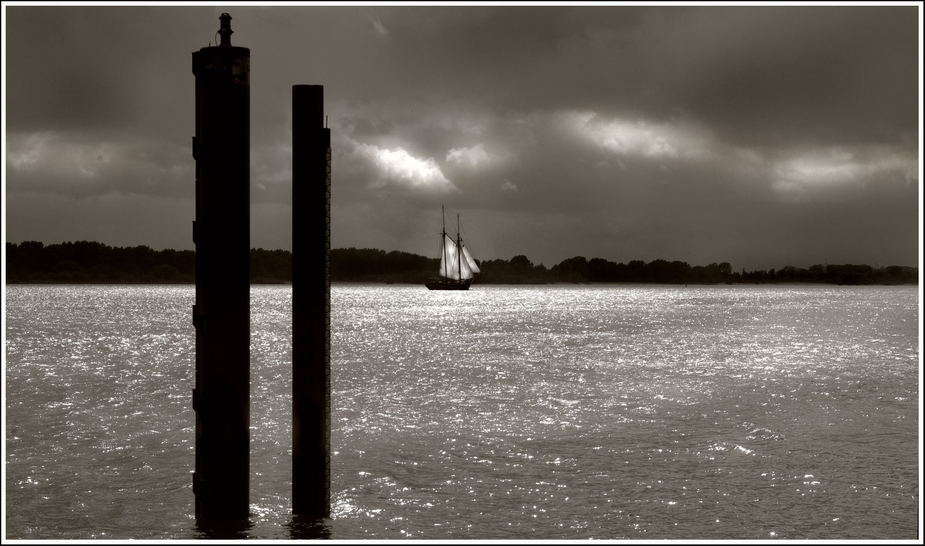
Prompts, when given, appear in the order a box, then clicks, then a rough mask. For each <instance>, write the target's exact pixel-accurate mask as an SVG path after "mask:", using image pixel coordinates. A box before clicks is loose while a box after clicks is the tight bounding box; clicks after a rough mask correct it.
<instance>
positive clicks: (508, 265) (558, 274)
mask: <svg viewBox="0 0 925 546" xmlns="http://www.w3.org/2000/svg"><path fill="white" fill-rule="evenodd" d="M250 254H251V256H250V278H251V282H253V283H286V282H291V281H292V253H290V252H289V251H287V250H264V249H262V248H256V249H253V248H252V249H251V253H250ZM478 264H479V268H480V269H481V275H479V277H478V278H477V279H476V281H475V282H476V283H477V284H547V283H556V282H564V283H668V284H719V283H726V284H733V283H829V284H852V285H856V284H917V283H918V268H916V267H906V266H897V265H891V266H888V267H877V268H874V267H871V266H869V265H852V264H844V265H834V264H828V265H814V266H812V267H810V268H808V269H804V268H798V267H794V266H790V265H788V266H786V267H784V268H782V269H780V270H774V269H771V270H769V271H765V270H758V271H751V272H747V271H745V269H742V270H741V271H733V270H732V266H731V265H730V264H729V263H728V262H722V263H711V264H709V265H706V266H699V265H698V266H691V265H689V264H688V263H686V262H680V261H672V262H669V261H666V260H660V259H659V260H653V261H651V262H648V263H646V262H643V261H641V260H633V261H631V262H629V263H627V264H624V263H615V262H611V261H608V260H603V259H601V258H592V259H590V260H588V259H587V258H585V257H583V256H576V257H574V258H569V259H567V260H563V261H562V262H560V263H558V264H556V265H554V266H552V267H551V268H547V267H546V266H544V265H543V264H539V265H534V264H533V262H531V261H530V260H529V259H528V258H527V257H526V256H523V255H519V256H514V257H513V258H511V259H510V260H500V259H497V260H485V261H478ZM439 267H440V260H439V259H437V258H427V257H424V256H420V255H418V254H411V253H408V252H400V251H391V252H385V251H383V250H378V249H372V248H362V249H356V248H336V249H332V250H331V280H333V281H355V282H386V283H413V284H420V283H423V282H424V281H425V280H427V279H428V278H430V277H432V276H433V275H434V274H435V273H436V272H437V269H438V268H439ZM6 268H7V270H6V282H7V283H8V284H15V283H116V284H124V283H192V282H195V278H196V256H195V252H194V251H192V250H170V249H167V250H152V249H151V248H149V247H147V246H136V247H125V248H122V247H110V246H106V245H103V244H100V243H95V242H89V241H78V242H73V243H70V242H68V243H61V244H52V245H43V244H42V243H40V242H36V241H26V242H24V243H21V244H18V245H17V244H14V243H6Z"/></svg>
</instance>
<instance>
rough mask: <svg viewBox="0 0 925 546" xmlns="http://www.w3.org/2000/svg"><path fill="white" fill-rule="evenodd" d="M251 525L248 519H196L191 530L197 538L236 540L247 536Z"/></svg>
mask: <svg viewBox="0 0 925 546" xmlns="http://www.w3.org/2000/svg"><path fill="white" fill-rule="evenodd" d="M253 526H254V525H253V523H251V521H250V519H242V520H230V521H208V520H202V519H199V520H196V526H195V527H194V528H193V530H194V531H195V533H196V534H195V538H197V539H214V540H236V539H244V538H248V533H249V531H250V530H251V529H252V528H253Z"/></svg>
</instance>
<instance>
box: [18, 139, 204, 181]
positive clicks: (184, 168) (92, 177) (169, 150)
mask: <svg viewBox="0 0 925 546" xmlns="http://www.w3.org/2000/svg"><path fill="white" fill-rule="evenodd" d="M189 153H190V152H189V149H188V148H186V149H180V148H179V147H177V146H171V145H169V144H165V143H155V142H145V141H137V140H134V141H130V142H127V141H124V140H117V139H112V138H106V139H99V140H96V139H93V138H87V137H86V136H80V137H78V136H75V135H72V134H70V133H66V132H53V131H45V132H36V133H9V134H8V135H7V168H8V172H7V174H8V175H11V174H12V175H14V176H12V177H11V178H10V179H9V181H8V189H10V190H13V191H18V190H28V191H40V192H55V193H61V194H67V195H80V196H87V195H102V194H105V193H109V192H112V191H119V192H121V193H138V194H151V195H163V194H177V193H178V191H179V190H180V189H181V188H182V187H183V184H184V182H186V181H188V180H189V179H191V178H192V176H193V175H192V169H191V165H190V162H189V161H188V159H187V158H188V157H189Z"/></svg>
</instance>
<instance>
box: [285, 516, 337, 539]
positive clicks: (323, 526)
mask: <svg viewBox="0 0 925 546" xmlns="http://www.w3.org/2000/svg"><path fill="white" fill-rule="evenodd" d="M286 528H287V529H288V530H289V538H290V539H292V540H316V539H328V538H331V520H329V519H324V518H316V517H311V516H297V515H293V516H292V519H291V520H290V521H289V523H287V524H286Z"/></svg>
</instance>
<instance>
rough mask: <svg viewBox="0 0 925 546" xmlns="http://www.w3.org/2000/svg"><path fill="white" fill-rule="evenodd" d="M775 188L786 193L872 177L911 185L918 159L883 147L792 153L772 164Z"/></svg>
mask: <svg viewBox="0 0 925 546" xmlns="http://www.w3.org/2000/svg"><path fill="white" fill-rule="evenodd" d="M773 174H774V182H773V186H774V189H775V190H777V191H778V192H780V193H782V194H786V195H788V196H798V195H803V194H806V193H807V192H810V191H822V190H826V189H832V188H840V187H845V186H848V185H860V184H865V183H868V182H870V181H872V180H875V179H876V180H893V181H899V182H902V183H904V184H906V185H911V184H913V183H914V182H916V181H917V180H918V160H917V159H916V158H914V157H909V156H906V155H904V154H901V153H899V152H897V151H895V150H891V149H889V148H885V147H872V146H868V147H860V146H859V147H853V148H848V147H828V148H823V149H816V150H809V151H799V152H793V153H792V154H790V155H789V156H788V157H786V158H784V159H781V160H779V161H777V162H776V163H775V164H774V166H773Z"/></svg>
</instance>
